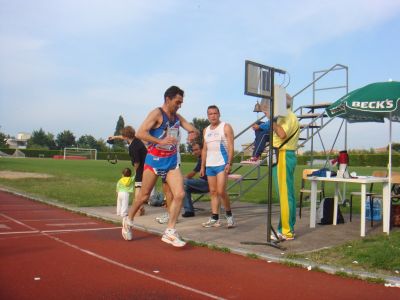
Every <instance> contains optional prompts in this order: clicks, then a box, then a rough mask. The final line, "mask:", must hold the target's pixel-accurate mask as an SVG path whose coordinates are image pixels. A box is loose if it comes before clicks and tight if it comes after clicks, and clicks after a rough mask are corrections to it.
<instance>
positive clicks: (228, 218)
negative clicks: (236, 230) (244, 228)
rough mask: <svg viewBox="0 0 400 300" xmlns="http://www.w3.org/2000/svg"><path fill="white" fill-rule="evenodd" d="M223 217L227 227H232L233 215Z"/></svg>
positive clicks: (233, 224) (233, 222) (233, 223)
mask: <svg viewBox="0 0 400 300" xmlns="http://www.w3.org/2000/svg"><path fill="white" fill-rule="evenodd" d="M225 218H226V223H227V224H228V228H233V227H235V226H236V224H235V219H234V218H233V216H225Z"/></svg>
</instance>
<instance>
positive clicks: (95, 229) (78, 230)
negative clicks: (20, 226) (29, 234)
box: [40, 227, 122, 233]
mask: <svg viewBox="0 0 400 300" xmlns="http://www.w3.org/2000/svg"><path fill="white" fill-rule="evenodd" d="M121 228H122V227H103V228H101V227H100V228H82V229H58V230H42V231H40V232H43V233H57V232H80V231H100V230H114V229H121Z"/></svg>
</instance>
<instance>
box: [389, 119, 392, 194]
mask: <svg viewBox="0 0 400 300" xmlns="http://www.w3.org/2000/svg"><path fill="white" fill-rule="evenodd" d="M388 176H389V189H390V191H391V188H392V113H391V112H390V113H389V163H388Z"/></svg>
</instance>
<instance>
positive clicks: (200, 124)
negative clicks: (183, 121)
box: [187, 118, 210, 151]
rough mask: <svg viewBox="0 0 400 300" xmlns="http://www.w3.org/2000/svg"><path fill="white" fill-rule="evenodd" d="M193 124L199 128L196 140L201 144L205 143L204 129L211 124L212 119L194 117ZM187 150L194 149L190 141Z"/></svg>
mask: <svg viewBox="0 0 400 300" xmlns="http://www.w3.org/2000/svg"><path fill="white" fill-rule="evenodd" d="M192 124H193V126H194V127H196V128H197V129H198V130H199V137H198V138H197V139H196V142H198V143H199V144H200V145H203V130H204V129H205V128H206V127H207V126H208V125H210V121H208V119H202V118H193V121H192ZM187 150H188V151H191V150H192V146H191V145H190V144H189V143H188V146H187Z"/></svg>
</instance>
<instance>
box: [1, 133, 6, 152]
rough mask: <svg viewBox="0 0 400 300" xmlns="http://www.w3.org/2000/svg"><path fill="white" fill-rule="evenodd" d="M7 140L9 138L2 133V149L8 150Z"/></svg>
mask: <svg viewBox="0 0 400 300" xmlns="http://www.w3.org/2000/svg"><path fill="white" fill-rule="evenodd" d="M7 138H8V137H7V136H6V135H5V134H4V133H2V132H0V148H8V145H7V143H6V140H7Z"/></svg>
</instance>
